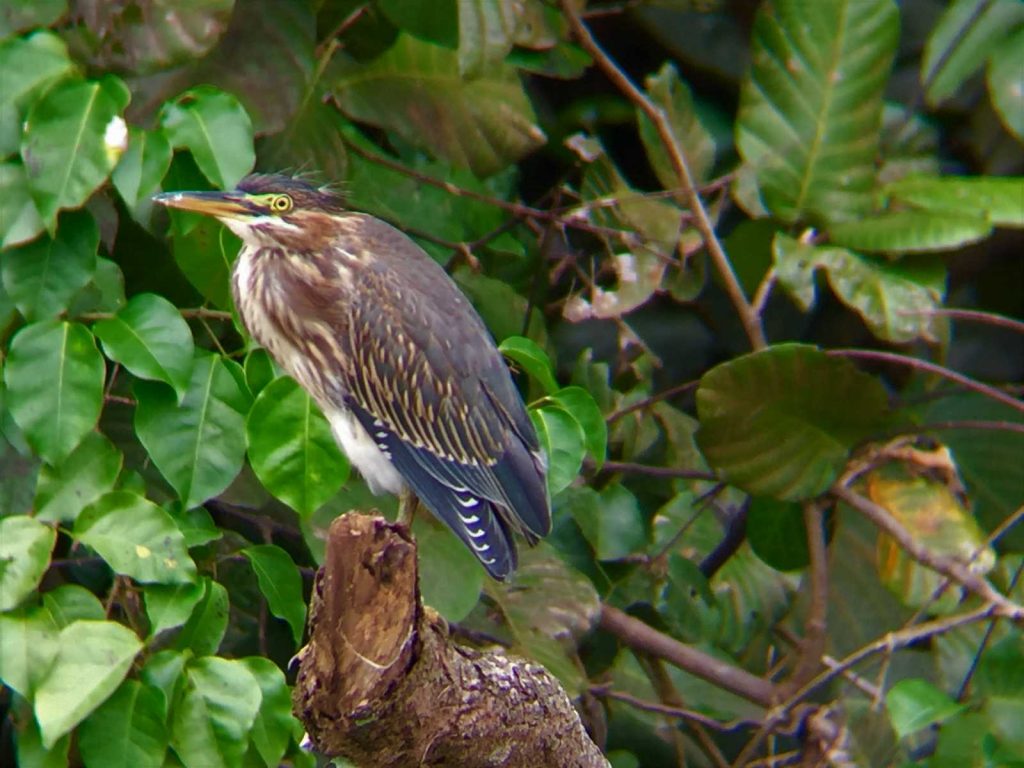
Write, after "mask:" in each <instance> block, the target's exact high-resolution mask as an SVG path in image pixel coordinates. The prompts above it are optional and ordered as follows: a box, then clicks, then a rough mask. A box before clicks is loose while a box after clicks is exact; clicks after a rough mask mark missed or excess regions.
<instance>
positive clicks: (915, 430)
mask: <svg viewBox="0 0 1024 768" xmlns="http://www.w3.org/2000/svg"><path fill="white" fill-rule="evenodd" d="M969 429H981V430H992V431H994V432H1019V433H1021V434H1024V424H1022V423H1021V422H1019V421H996V420H992V419H953V420H950V421H932V422H929V423H927V424H911V425H908V426H905V427H898V428H896V429H894V430H892V431H891V432H885V433H884V434H882V435H879V436H878V438H877V439H878V440H888V439H889V438H893V437H899V436H900V435H926V434H928V433H929V432H952V431H957V430H969Z"/></svg>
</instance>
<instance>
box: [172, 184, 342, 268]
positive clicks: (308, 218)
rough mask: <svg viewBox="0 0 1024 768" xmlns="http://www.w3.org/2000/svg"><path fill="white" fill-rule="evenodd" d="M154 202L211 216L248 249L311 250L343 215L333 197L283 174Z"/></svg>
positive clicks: (328, 192) (334, 194) (340, 206)
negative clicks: (225, 189) (225, 190)
mask: <svg viewBox="0 0 1024 768" xmlns="http://www.w3.org/2000/svg"><path fill="white" fill-rule="evenodd" d="M153 200H154V201H155V202H157V203H160V204H161V205H166V206H167V207H169V208H178V209H180V210H183V211H193V212H195V213H202V214H205V215H207V216H214V217H216V218H217V219H220V220H221V221H222V222H223V223H224V224H225V225H226V226H227V227H228V228H229V229H230V230H231V231H232V232H234V233H235V234H236V235H238V237H240V238H241V239H242V242H243V243H245V244H246V245H253V246H266V245H270V246H274V245H283V246H287V247H288V248H290V249H294V250H315V249H316V248H317V246H318V241H319V240H320V239H322V238H324V237H329V236H330V233H331V229H332V226H333V225H334V223H335V222H336V221H337V220H338V218H339V216H343V215H344V213H345V208H344V206H343V202H342V199H341V196H340V195H338V194H337V193H336V192H333V191H331V190H330V189H328V188H326V187H314V186H313V185H312V184H309V183H308V182H306V181H303V180H302V179H298V178H293V177H291V176H284V175H281V174H262V173H254V174H251V175H249V176H246V177H245V178H244V179H242V180H241V181H240V182H239V183H238V186H237V187H236V188H235V189H234V190H232V191H230V192H162V193H160V194H158V195H154V196H153Z"/></svg>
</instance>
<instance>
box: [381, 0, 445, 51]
mask: <svg viewBox="0 0 1024 768" xmlns="http://www.w3.org/2000/svg"><path fill="white" fill-rule="evenodd" d="M456 4H457V0H437V1H436V2H433V3H430V4H429V5H425V4H424V3H421V2H418V0H379V2H378V6H379V7H380V11H381V14H382V15H383V16H384V17H385V18H386V19H387V20H388V21H390V22H391V23H392V24H394V25H395V26H396V27H398V28H399V29H404V30H405V31H406V32H408V33H410V34H412V35H415V36H416V37H418V38H419V39H420V40H427V41H429V42H431V43H437V44H438V45H443V46H444V47H445V48H455V47H457V46H458V44H459V17H458V13H457V8H456Z"/></svg>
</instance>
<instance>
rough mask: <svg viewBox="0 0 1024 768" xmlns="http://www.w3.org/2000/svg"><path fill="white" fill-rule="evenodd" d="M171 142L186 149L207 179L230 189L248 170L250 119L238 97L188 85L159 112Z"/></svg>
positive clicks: (251, 155)
mask: <svg viewBox="0 0 1024 768" xmlns="http://www.w3.org/2000/svg"><path fill="white" fill-rule="evenodd" d="M160 123H161V125H162V126H163V129H164V132H165V133H166V134H167V138H168V139H169V140H170V142H171V146H173V147H174V148H175V149H187V150H189V151H190V152H191V153H192V157H194V158H195V161H196V164H197V165H198V166H199V169H200V170H201V171H202V172H203V174H204V175H205V176H206V178H208V179H209V180H210V182H211V183H212V184H213V185H214V186H217V187H220V188H221V189H232V188H234V186H235V184H237V183H238V182H239V180H240V179H241V178H242V177H243V176H245V174H247V173H248V172H249V171H250V170H252V167H253V164H254V163H255V162H256V155H255V152H254V150H253V144H252V141H253V130H252V121H251V120H250V119H249V115H248V113H246V111H245V108H244V107H242V105H241V104H240V103H239V101H238V99H236V98H235V97H234V96H232V95H231V94H230V93H225V92H224V91H221V90H218V89H217V88H213V87H212V86H208V85H201V86H198V87H196V88H192V89H191V90H189V91H186V92H185V93H183V94H181V96H179V97H178V98H177V99H175V100H174V101H173V102H170V103H168V104H165V105H164V108H163V111H162V112H161V113H160Z"/></svg>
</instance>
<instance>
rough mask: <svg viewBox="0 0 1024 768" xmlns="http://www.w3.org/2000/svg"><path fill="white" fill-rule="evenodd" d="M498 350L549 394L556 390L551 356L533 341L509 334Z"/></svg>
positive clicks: (556, 383) (556, 384)
mask: <svg viewBox="0 0 1024 768" xmlns="http://www.w3.org/2000/svg"><path fill="white" fill-rule="evenodd" d="M498 351H499V352H501V354H503V355H504V356H505V357H507V358H508V359H509V360H511V361H513V362H514V363H516V364H517V365H519V366H520V367H521V368H522V369H523V370H524V371H526V373H527V374H529V375H530V376H531V377H532V378H533V379H535V380H536V382H537V383H538V384H540V385H541V387H543V389H544V391H545V392H547V393H548V394H549V395H553V394H554V393H555V392H557V391H558V389H559V387H558V382H557V381H555V374H554V373H553V372H552V368H551V358H549V357H548V353H547V352H545V351H544V350H543V349H541V348H540V346H539V345H538V344H537V343H536V342H535V341H531V340H530V339H527V338H525V337H524V336H509V337H508V338H507V339H504V340H503V341H502V342H501V344H499V345H498Z"/></svg>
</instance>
